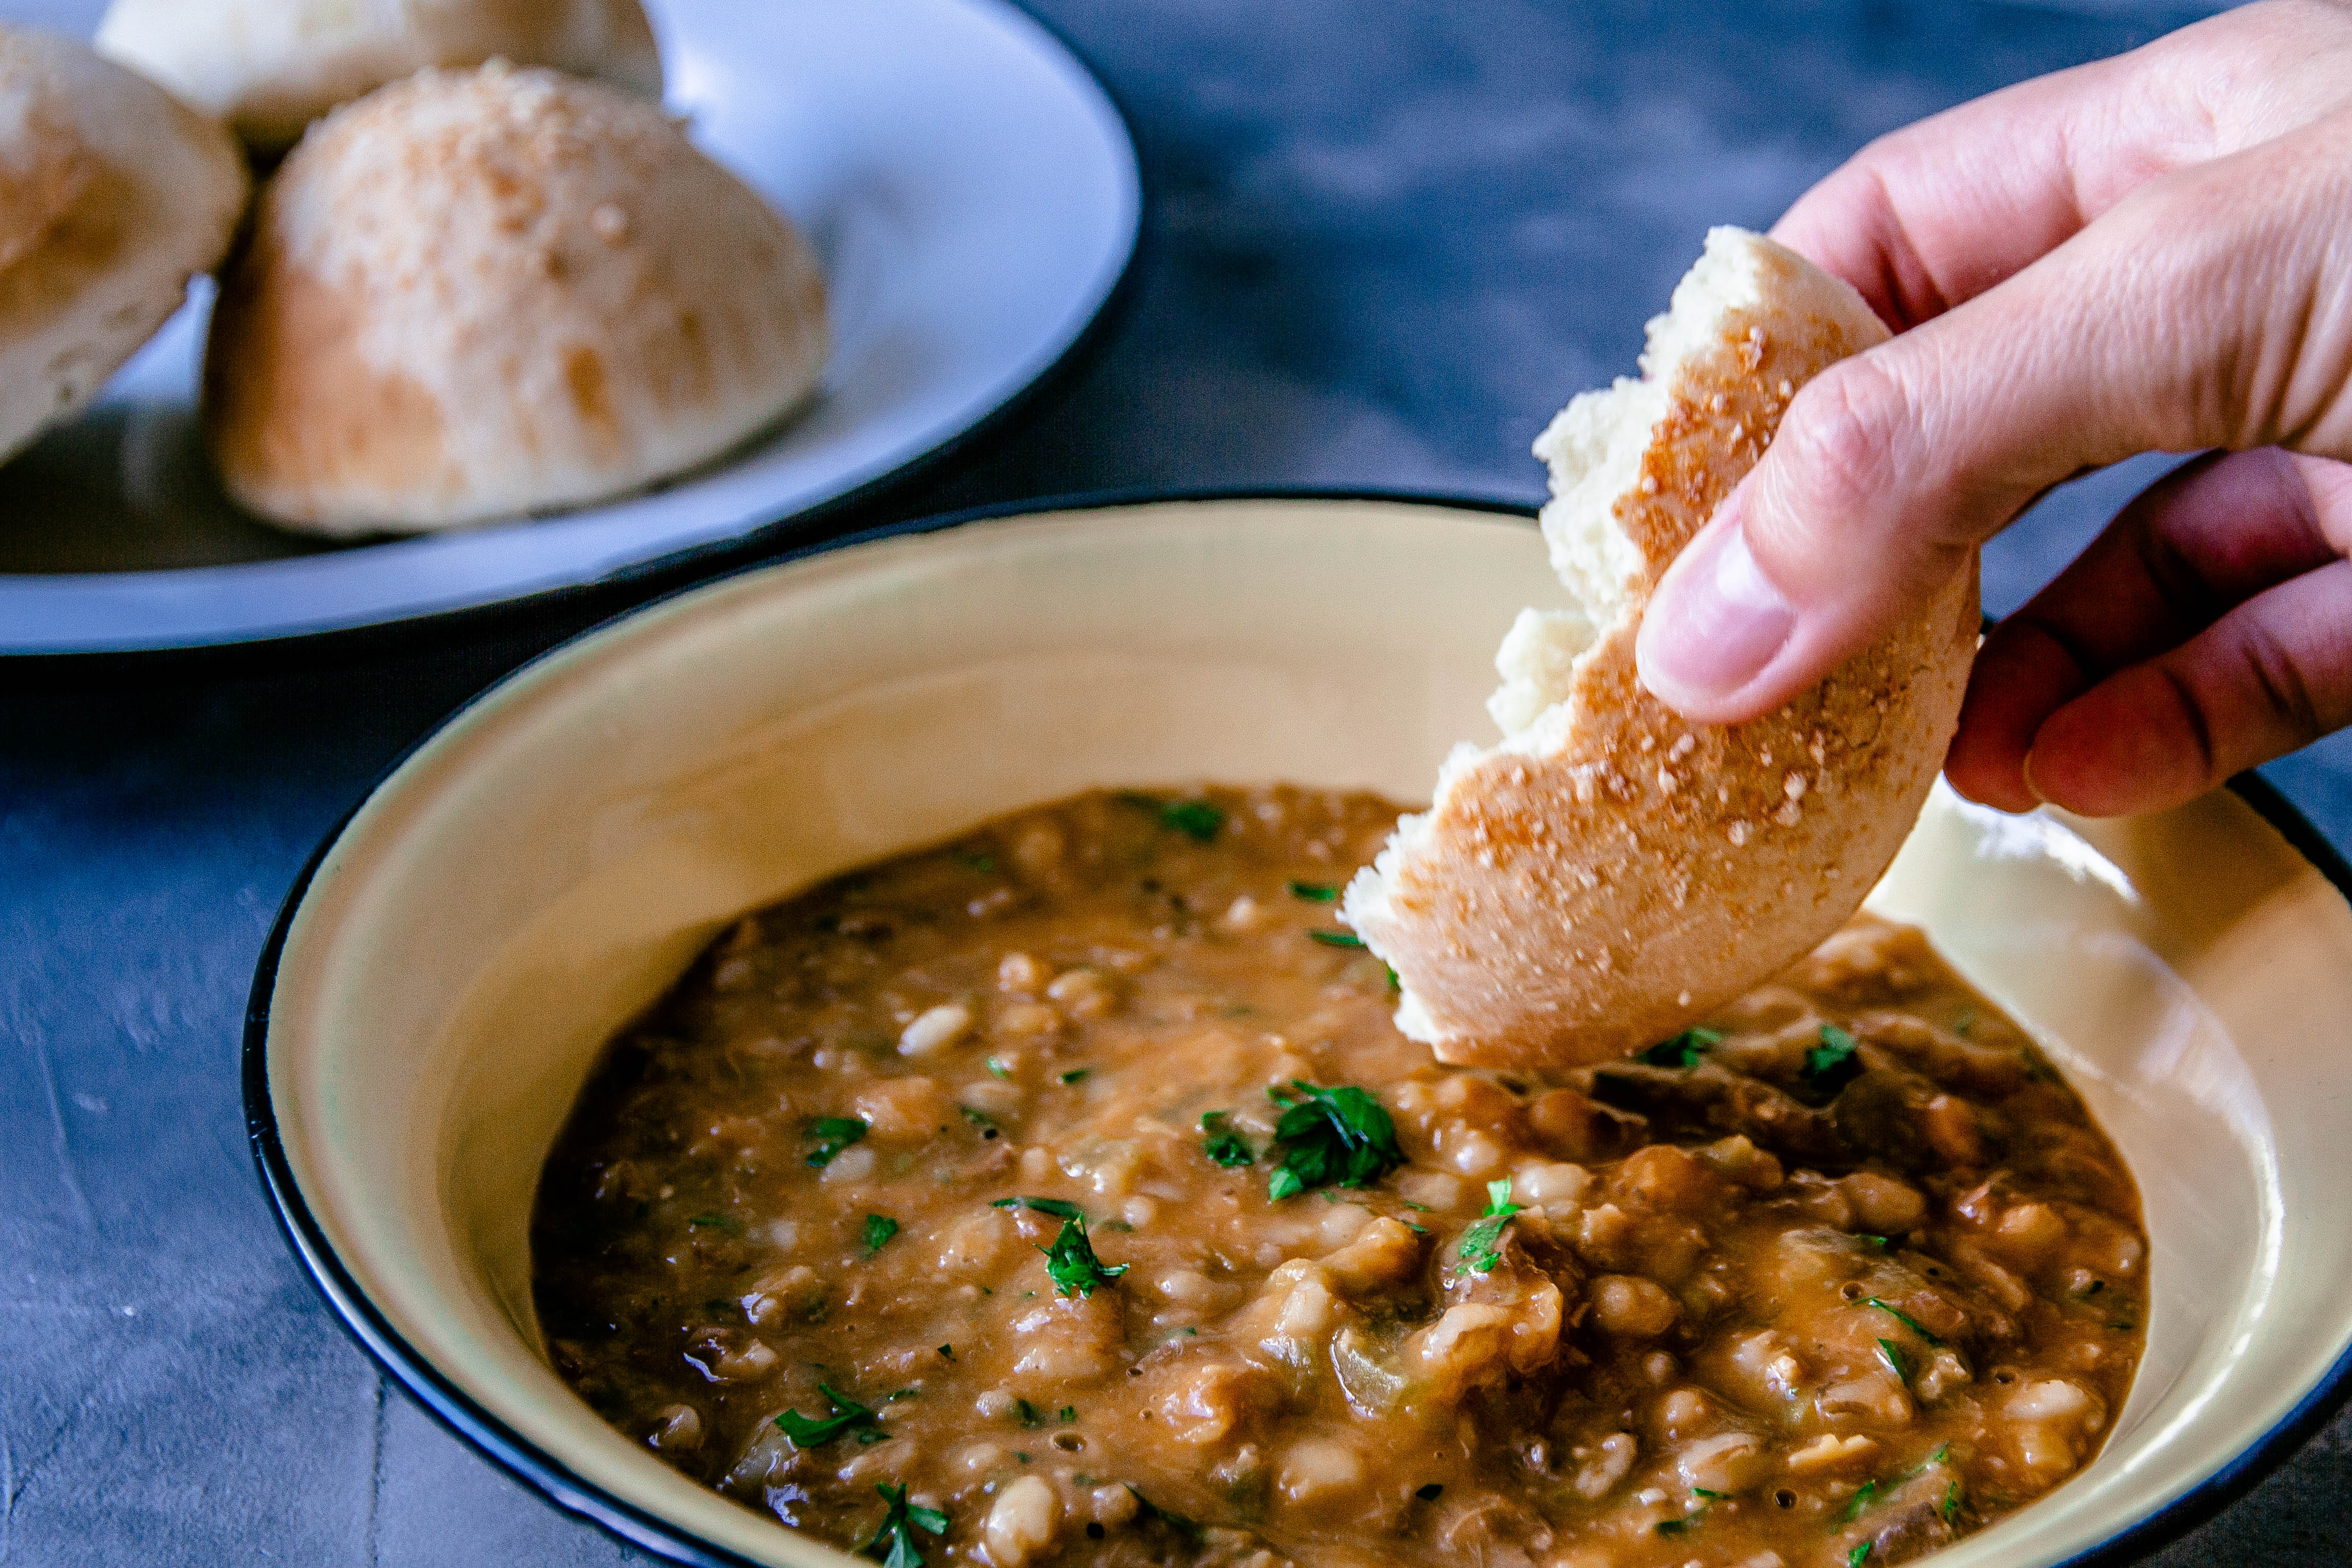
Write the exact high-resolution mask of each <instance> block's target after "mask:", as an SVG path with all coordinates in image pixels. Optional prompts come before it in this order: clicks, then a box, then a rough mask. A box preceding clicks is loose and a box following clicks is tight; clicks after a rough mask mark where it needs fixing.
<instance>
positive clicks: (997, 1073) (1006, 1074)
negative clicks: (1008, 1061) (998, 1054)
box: [988, 1057, 1013, 1078]
mask: <svg viewBox="0 0 2352 1568" xmlns="http://www.w3.org/2000/svg"><path fill="white" fill-rule="evenodd" d="M988 1071H989V1075H990V1076H991V1077H994V1078H1010V1077H1012V1076H1013V1069H1011V1068H1009V1067H1007V1066H1005V1065H1004V1063H1003V1062H1001V1061H997V1060H996V1058H994V1057H990V1058H989V1059H988Z"/></svg>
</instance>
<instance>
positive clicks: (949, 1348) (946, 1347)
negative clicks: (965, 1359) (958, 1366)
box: [940, 1344, 955, 1361]
mask: <svg viewBox="0 0 2352 1568" xmlns="http://www.w3.org/2000/svg"><path fill="white" fill-rule="evenodd" d="M940 1355H941V1356H942V1357H944V1358H945V1359H947V1360H949V1361H953V1360H954V1359H955V1346H953V1345H951V1344H943V1345H941V1346H940Z"/></svg>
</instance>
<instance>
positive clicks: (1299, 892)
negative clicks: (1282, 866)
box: [1283, 882, 1339, 904]
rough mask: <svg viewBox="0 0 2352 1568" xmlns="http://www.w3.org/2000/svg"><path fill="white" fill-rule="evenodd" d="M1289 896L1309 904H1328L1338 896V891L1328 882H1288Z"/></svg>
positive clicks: (1285, 884)
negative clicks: (1301, 899)
mask: <svg viewBox="0 0 2352 1568" xmlns="http://www.w3.org/2000/svg"><path fill="white" fill-rule="evenodd" d="M1283 885H1284V886H1285V887H1287V888H1288V889H1290V896H1291V897H1293V898H1303V899H1305V900H1306V901H1307V903H1309V904H1329V903H1331V902H1332V901H1333V900H1335V899H1337V898H1338V897H1339V889H1338V888H1336V887H1333V886H1332V885H1331V884H1330V883H1328V882H1288V883H1283Z"/></svg>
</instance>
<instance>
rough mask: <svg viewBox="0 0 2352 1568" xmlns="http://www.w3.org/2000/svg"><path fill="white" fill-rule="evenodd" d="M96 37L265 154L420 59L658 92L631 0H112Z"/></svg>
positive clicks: (652, 51) (641, 17)
mask: <svg viewBox="0 0 2352 1568" xmlns="http://www.w3.org/2000/svg"><path fill="white" fill-rule="evenodd" d="M97 44H98V48H99V52H100V54H104V55H108V56H110V57H113V58H115V59H118V60H121V62H122V63H123V64H124V65H127V66H130V67H131V68H133V69H135V70H138V71H141V72H142V73H143V74H145V75H147V76H149V77H152V78H154V79H155V80H157V81H159V82H162V83H163V85H164V86H165V87H167V88H170V89H172V90H173V92H175V93H177V94H179V95H180V97H181V98H182V99H185V100H186V101H188V102H189V103H192V104H194V105H196V106H197V107H198V108H200V109H203V110H208V111H209V112H211V113H213V114H215V115H217V116H219V117H220V118H221V119H222V120H226V121H227V122H228V125H229V129H230V130H232V131H236V134H237V136H238V138H239V139H240V140H242V141H244V142H245V144H246V145H247V146H248V147H251V148H253V149H254V150H255V151H256V152H264V153H274V152H283V151H284V150H285V149H287V148H289V147H290V146H292V145H293V144H294V141H295V140H296V138H298V137H299V136H300V135H301V134H302V128H303V127H304V126H306V125H308V124H310V121H312V120H316V119H318V118H319V116H320V115H322V114H324V113H326V112H327V111H328V110H331V109H333V108H334V107H335V106H336V105H337V104H341V103H349V102H350V101H352V99H355V98H358V97H360V96H361V95H362V94H363V93H367V92H372V91H373V90H374V89H377V88H379V87H382V86H383V85H384V84H385V83H386V82H394V81H398V80H400V79H401V78H403V77H405V76H409V75H411V74H413V73H414V72H415V71H418V70H421V69H423V68H425V67H426V66H457V67H463V66H478V65H480V64H482V63H483V62H484V61H485V60H488V59H492V58H502V59H508V60H512V61H515V62H517V63H518V64H520V65H526V66H552V67H553V68H556V69H557V70H561V71H570V72H571V73H572V75H574V76H583V77H596V78H602V79H603V80H605V81H609V82H616V83H618V84H619V85H621V86H623V87H625V88H631V89H635V90H636V91H638V92H642V93H644V94H646V96H647V97H649V98H656V99H657V98H659V97H661V91H662V72H661V55H660V53H659V51H658V50H657V49H656V47H655V44H654V33H653V28H652V27H651V26H648V25H647V24H646V13H645V9H644V7H643V6H641V5H638V3H637V0H114V4H113V5H110V6H108V7H107V10H106V19H105V20H104V21H102V22H100V24H99V26H98V38H97Z"/></svg>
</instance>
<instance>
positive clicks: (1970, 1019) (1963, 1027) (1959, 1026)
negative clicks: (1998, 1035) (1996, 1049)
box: [1952, 1008, 1977, 1040]
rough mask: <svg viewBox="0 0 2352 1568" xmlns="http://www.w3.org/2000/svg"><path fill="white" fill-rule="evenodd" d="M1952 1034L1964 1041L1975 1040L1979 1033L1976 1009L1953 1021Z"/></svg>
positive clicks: (1962, 1014)
mask: <svg viewBox="0 0 2352 1568" xmlns="http://www.w3.org/2000/svg"><path fill="white" fill-rule="evenodd" d="M1952 1032H1953V1033H1954V1034H1956V1035H1958V1036H1959V1037H1960V1038H1961V1039H1962V1040H1969V1039H1971V1038H1973V1037H1974V1036H1975V1034H1976V1032H1977V1015H1976V1009H1973V1008H1971V1009H1968V1010H1967V1011H1965V1012H1963V1013H1961V1014H1960V1016H1959V1017H1958V1018H1956V1019H1953V1020H1952Z"/></svg>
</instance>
